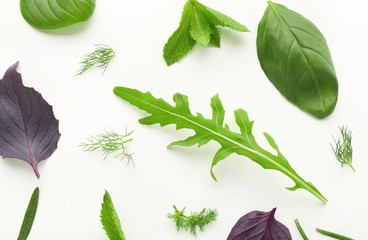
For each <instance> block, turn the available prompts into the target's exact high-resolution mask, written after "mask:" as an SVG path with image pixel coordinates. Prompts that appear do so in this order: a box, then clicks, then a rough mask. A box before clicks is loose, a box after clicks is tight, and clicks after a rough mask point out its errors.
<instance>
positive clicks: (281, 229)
mask: <svg viewBox="0 0 368 240" xmlns="http://www.w3.org/2000/svg"><path fill="white" fill-rule="evenodd" d="M275 212H276V208H274V209H272V210H271V211H270V212H262V211H252V212H250V213H248V214H246V215H244V216H243V217H241V218H240V219H239V220H238V222H237V223H236V224H235V225H234V227H233V228H232V229H231V232H230V234H229V236H228V237H227V240H239V239H265V240H266V239H282V240H291V235H290V231H289V229H288V228H287V227H286V226H285V225H283V224H282V223H280V222H279V221H277V220H276V219H275Z"/></svg>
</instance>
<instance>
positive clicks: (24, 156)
mask: <svg viewBox="0 0 368 240" xmlns="http://www.w3.org/2000/svg"><path fill="white" fill-rule="evenodd" d="M17 66H18V62H17V63H15V64H14V65H13V66H11V67H10V68H9V69H8V70H7V71H6V73H5V75H4V77H3V79H2V80H0V155H1V156H2V157H4V158H17V159H20V160H23V161H25V162H27V163H29V164H30V165H31V166H32V168H33V170H34V172H35V174H36V176H37V178H39V177H40V174H39V173H38V169H37V165H38V163H39V162H40V161H42V160H45V159H47V158H48V157H50V156H51V154H52V153H53V152H54V151H55V150H56V148H57V143H58V141H59V138H60V133H59V121H58V120H57V119H56V118H55V116H54V113H53V111H52V107H51V106H50V105H49V104H48V103H47V102H46V101H45V100H44V99H43V98H42V96H41V94H40V93H38V92H36V91H35V90H34V89H33V88H28V87H25V86H24V85H23V83H22V76H21V75H20V74H19V73H18V72H17V71H16V70H15V69H16V67H17Z"/></svg>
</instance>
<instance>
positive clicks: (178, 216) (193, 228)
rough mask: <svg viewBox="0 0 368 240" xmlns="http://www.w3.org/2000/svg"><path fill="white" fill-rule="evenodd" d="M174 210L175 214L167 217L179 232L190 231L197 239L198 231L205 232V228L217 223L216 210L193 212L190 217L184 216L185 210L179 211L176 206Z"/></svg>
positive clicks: (205, 209) (204, 209)
mask: <svg viewBox="0 0 368 240" xmlns="http://www.w3.org/2000/svg"><path fill="white" fill-rule="evenodd" d="M173 208H174V209H175V213H174V214H172V213H169V214H168V215H167V217H168V218H170V219H172V220H173V222H174V223H175V225H176V229H177V231H180V230H185V231H190V233H191V234H193V235H194V236H195V237H197V235H198V233H197V231H198V229H199V230H200V231H201V232H203V231H204V227H205V226H206V225H207V224H209V223H211V222H213V221H215V220H216V219H217V216H218V213H217V210H216V209H209V208H208V209H207V208H203V209H202V211H200V212H191V214H190V216H186V215H185V214H184V210H185V208H183V210H181V211H179V210H178V209H177V208H176V206H175V205H174V206H173Z"/></svg>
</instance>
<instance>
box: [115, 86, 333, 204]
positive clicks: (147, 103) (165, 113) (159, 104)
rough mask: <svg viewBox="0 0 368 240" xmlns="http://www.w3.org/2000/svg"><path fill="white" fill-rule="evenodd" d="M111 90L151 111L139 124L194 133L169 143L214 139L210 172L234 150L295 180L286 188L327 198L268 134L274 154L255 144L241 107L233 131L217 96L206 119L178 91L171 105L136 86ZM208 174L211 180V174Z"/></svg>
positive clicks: (184, 143) (200, 141)
mask: <svg viewBox="0 0 368 240" xmlns="http://www.w3.org/2000/svg"><path fill="white" fill-rule="evenodd" d="M114 93H115V94H116V95H117V96H119V97H121V98H122V99H124V100H126V101H128V102H129V103H130V104H132V105H134V106H136V107H138V108H140V109H142V110H144V111H146V112H147V113H149V114H151V115H149V116H147V117H145V118H142V119H140V120H139V122H140V123H141V124H145V125H152V124H156V123H158V124H160V126H162V127H163V126H166V125H170V124H174V125H176V129H177V130H179V129H183V128H186V129H192V130H194V132H195V134H194V135H193V136H191V137H188V138H187V139H185V140H181V141H176V142H173V143H171V144H170V145H169V146H172V145H180V146H192V145H195V144H198V146H201V145H204V144H206V143H208V142H209V141H211V140H214V141H216V142H218V143H219V144H220V145H221V148H220V150H219V151H218V152H217V153H216V155H215V158H214V160H213V162H212V167H211V171H212V168H213V167H214V166H215V165H216V164H217V163H218V162H220V161H221V160H223V159H225V158H226V157H227V156H229V155H230V154H233V153H236V154H238V155H243V156H246V157H248V158H250V159H251V160H253V161H254V162H256V163H258V164H259V165H261V166H262V167H263V168H265V169H274V170H277V171H280V172H282V173H284V174H285V175H286V176H288V177H289V178H291V179H292V180H293V181H294V183H295V186H294V187H292V188H287V189H288V190H292V191H294V190H296V189H299V188H301V189H305V190H307V191H309V192H310V193H312V194H313V195H315V196H316V197H317V198H318V199H319V200H321V201H322V202H323V203H326V202H327V199H326V198H325V197H324V196H323V195H322V194H321V193H320V192H319V191H318V190H317V188H316V187H314V186H313V184H311V183H309V182H306V181H305V180H304V179H303V178H301V177H300V176H299V175H298V174H297V173H296V172H295V170H294V169H293V168H292V167H291V166H290V164H289V162H288V161H287V160H286V158H285V157H284V156H283V155H282V153H281V152H280V150H279V148H278V146H277V145H276V143H275V141H274V140H273V139H272V138H271V136H270V135H268V134H267V133H265V136H266V139H267V140H268V142H269V144H270V145H271V146H272V147H273V148H274V150H276V152H277V155H275V154H272V153H270V152H268V151H266V150H265V149H263V148H261V147H260V146H259V145H258V143H257V142H256V140H255V138H254V136H253V134H252V127H253V121H250V120H249V118H248V114H247V112H246V111H244V110H243V109H238V110H235V120H236V123H237V125H238V126H239V128H240V133H237V132H233V131H231V130H230V129H229V127H228V125H226V124H225V125H224V117H225V110H224V108H223V106H222V103H221V101H220V99H219V97H218V95H215V96H214V97H213V98H212V99H211V108H212V118H211V119H206V118H204V117H203V116H202V115H201V114H200V113H198V114H197V115H196V116H195V115H193V114H192V113H191V112H190V109H189V102H188V97H187V96H185V95H182V94H179V93H177V94H175V95H174V102H175V106H172V105H170V104H169V103H167V102H166V101H165V100H163V99H161V98H159V99H158V98H155V97H153V96H152V95H151V93H150V92H146V93H142V92H140V91H138V90H136V89H130V88H125V87H115V88H114ZM212 176H213V178H214V179H215V177H214V175H213V173H212ZM215 180H216V179H215Z"/></svg>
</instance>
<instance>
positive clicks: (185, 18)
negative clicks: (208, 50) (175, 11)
mask: <svg viewBox="0 0 368 240" xmlns="http://www.w3.org/2000/svg"><path fill="white" fill-rule="evenodd" d="M216 25H217V26H223V27H229V28H230V29H233V30H235V31H240V32H248V31H249V30H248V29H247V28H246V27H245V26H244V25H242V24H240V23H238V22H236V21H234V20H233V19H231V18H229V17H228V16H226V15H224V14H222V13H220V12H217V11H215V10H213V9H211V8H208V7H206V6H205V5H203V4H201V3H199V2H198V1H197V0H188V1H187V2H186V4H185V6H184V10H183V13H182V17H181V20H180V24H179V28H178V29H177V30H176V31H175V32H174V33H173V34H172V35H171V37H170V38H169V40H168V41H167V43H166V44H165V47H164V53H163V55H164V59H165V61H166V64H167V65H168V66H170V65H172V64H174V63H175V62H177V61H179V60H180V59H182V58H183V57H184V56H185V55H186V54H187V53H188V52H189V51H190V50H192V48H193V47H194V45H195V44H196V42H197V43H199V44H202V45H203V46H207V45H208V44H211V45H212V46H215V47H220V33H219V31H218V29H217V28H216Z"/></svg>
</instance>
